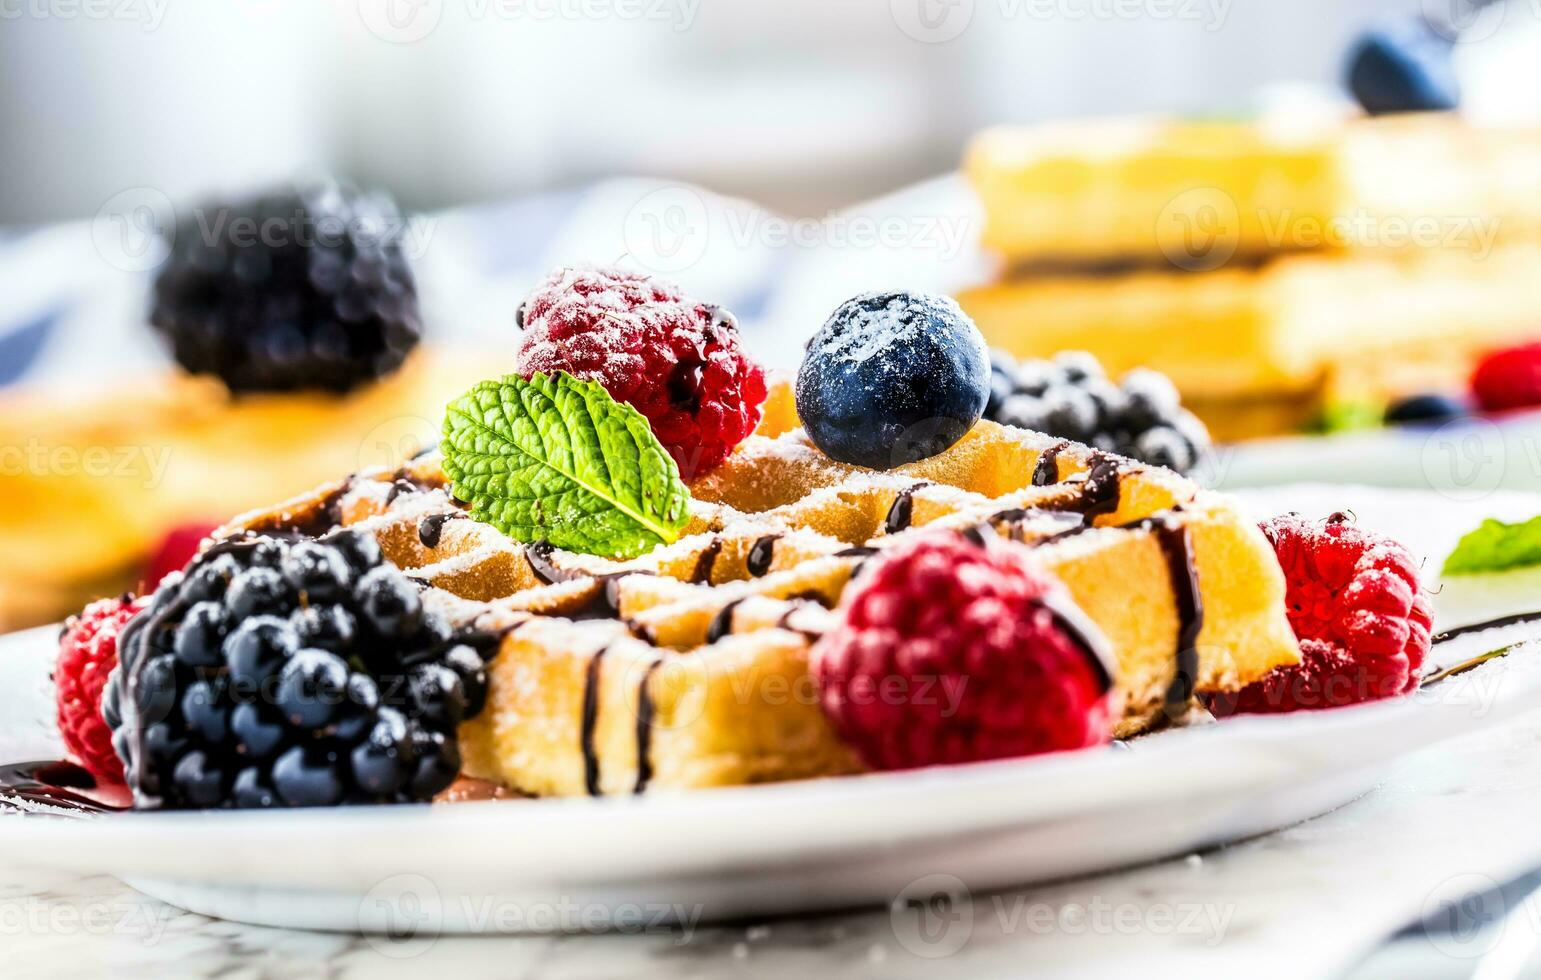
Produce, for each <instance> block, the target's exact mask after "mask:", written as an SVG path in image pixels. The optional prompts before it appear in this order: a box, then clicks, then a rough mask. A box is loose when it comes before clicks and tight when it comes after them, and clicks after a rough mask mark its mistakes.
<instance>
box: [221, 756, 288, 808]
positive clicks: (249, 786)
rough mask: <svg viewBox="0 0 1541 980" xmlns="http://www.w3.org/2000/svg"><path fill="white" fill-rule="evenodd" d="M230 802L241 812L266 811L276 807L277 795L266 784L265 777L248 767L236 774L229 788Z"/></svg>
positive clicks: (260, 771)
mask: <svg viewBox="0 0 1541 980" xmlns="http://www.w3.org/2000/svg"><path fill="white" fill-rule="evenodd" d="M230 802H231V804H232V805H233V806H236V807H238V808H240V809H243V810H259V809H266V808H267V807H273V806H277V805H278V794H277V793H275V792H273V787H271V786H269V785H268V783H267V777H266V776H264V775H263V772H262V770H261V769H258V768H257V767H256V766H248V767H246V768H245V769H242V770H241V771H240V772H238V773H236V776H235V783H234V784H233V785H232V786H231V787H230Z"/></svg>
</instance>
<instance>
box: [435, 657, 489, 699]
mask: <svg viewBox="0 0 1541 980" xmlns="http://www.w3.org/2000/svg"><path fill="white" fill-rule="evenodd" d="M443 663H444V666H446V667H448V668H449V669H450V670H453V671H454V672H455V673H456V675H458V676H459V677H460V687H461V690H462V691H463V692H464V693H465V700H466V707H465V711H466V714H467V715H468V716H474V715H478V714H480V713H481V710H482V707H483V706H484V705H485V704H486V703H487V665H486V663H485V662H484V661H483V660H482V655H481V654H480V653H479V652H477V650H476V649H475V648H473V647H471V646H469V645H467V644H464V643H461V644H457V645H456V646H454V647H451V648H450V649H449V651H448V652H446V653H445V654H444V659H443Z"/></svg>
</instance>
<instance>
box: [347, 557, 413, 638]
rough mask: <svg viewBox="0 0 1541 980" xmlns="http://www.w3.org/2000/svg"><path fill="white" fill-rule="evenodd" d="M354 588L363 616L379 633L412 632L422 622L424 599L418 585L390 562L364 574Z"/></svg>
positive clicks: (391, 634) (397, 633) (399, 633)
mask: <svg viewBox="0 0 1541 980" xmlns="http://www.w3.org/2000/svg"><path fill="white" fill-rule="evenodd" d="M355 591H356V594H357V597H358V603H359V608H360V611H361V612H362V613H363V615H364V619H365V620H366V621H367V622H368V623H369V625H370V626H371V627H372V628H373V629H374V631H375V632H376V633H378V634H380V635H382V636H401V635H403V634H408V633H412V632H414V631H416V629H417V627H418V626H419V625H420V624H421V622H422V617H423V600H422V598H421V597H420V596H419V595H418V592H417V587H416V586H414V585H413V584H412V583H411V582H409V581H407V577H406V576H405V575H403V574H401V572H400V571H398V570H397V569H395V568H393V567H391V566H389V565H382V566H380V567H379V568H376V569H374V570H373V571H371V572H370V573H369V574H367V575H365V576H364V577H363V579H361V580H360V581H359V583H358V586H357V589H356V590H355Z"/></svg>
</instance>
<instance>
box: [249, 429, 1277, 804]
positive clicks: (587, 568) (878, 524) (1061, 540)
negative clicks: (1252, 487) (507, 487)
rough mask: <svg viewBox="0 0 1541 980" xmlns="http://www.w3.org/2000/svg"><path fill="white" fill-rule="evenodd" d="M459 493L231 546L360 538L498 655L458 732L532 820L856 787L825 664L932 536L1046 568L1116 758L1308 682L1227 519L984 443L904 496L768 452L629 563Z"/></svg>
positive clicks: (1267, 578)
mask: <svg viewBox="0 0 1541 980" xmlns="http://www.w3.org/2000/svg"><path fill="white" fill-rule="evenodd" d="M446 486H447V484H446V478H445V476H444V473H443V471H442V469H441V467H440V460H439V457H438V456H437V455H436V454H428V455H425V456H422V457H420V458H418V459H415V460H413V461H411V462H409V463H408V464H407V465H405V466H403V467H402V468H401V469H400V470H397V471H395V472H389V471H384V470H379V471H373V472H367V473H363V474H359V475H356V476H354V477H352V478H350V479H348V480H347V481H344V482H342V483H338V484H335V485H332V486H328V487H324V488H321V489H319V490H317V491H315V492H313V493H311V494H308V495H306V496H303V497H300V498H296V499H294V500H291V501H289V502H288V503H285V504H283V505H280V506H278V507H275V508H272V509H270V510H267V511H262V512H254V513H251V514H247V515H244V516H243V517H241V518H239V519H238V520H237V521H236V522H234V523H233V524H232V525H231V526H230V527H228V528H226V529H224V530H223V531H222V532H221V533H222V534H223V535H232V534H242V533H293V532H298V533H304V534H316V533H322V532H324V531H325V530H327V529H329V528H331V527H335V526H350V527H353V528H355V529H357V530H360V531H363V532H366V533H369V534H370V535H372V536H373V537H374V538H375V539H376V540H377V541H379V543H380V545H381V548H382V550H383V551H384V553H385V555H386V556H387V557H388V558H389V559H390V560H391V561H393V562H395V563H396V564H397V565H399V566H401V567H402V568H404V569H406V570H407V573H408V574H409V575H410V576H412V577H413V578H415V579H416V580H417V581H419V582H420V583H421V584H422V586H423V588H424V594H425V601H427V602H428V603H430V604H431V605H434V606H436V607H438V608H440V609H442V610H443V611H444V612H445V613H446V614H447V615H448V616H449V617H450V618H451V620H453V621H456V622H460V623H470V622H474V623H476V625H478V626H479V627H481V628H484V629H493V630H498V631H501V632H502V633H503V635H504V638H503V640H502V642H501V646H500V648H499V651H498V653H497V655H496V657H495V658H494V660H493V661H492V663H491V666H490V669H489V688H490V690H489V696H488V706H487V708H486V710H484V711H483V712H482V713H481V714H480V715H479V716H478V717H477V719H476V720H474V721H472V722H469V723H467V724H466V725H464V726H463V727H462V730H461V748H462V754H463V756H464V767H465V771H466V773H467V774H468V775H470V776H473V777H478V778H482V779H488V780H492V781H494V782H497V783H500V784H502V785H505V786H508V787H510V788H513V789H516V790H519V791H521V792H524V793H529V794H533V795H541V796H547V795H555V796H563V795H581V794H585V793H587V794H591V795H602V794H603V795H612V794H631V793H640V792H642V791H644V790H648V789H670V790H672V789H683V788H692V787H704V786H720V785H731V784H742V783H756V782H770V781H778V780H787V779H797V778H806V777H813V776H826V775H836V774H841V773H849V772H855V771H859V770H860V769H861V765H860V763H859V762H858V761H857V759H856V758H855V756H854V755H853V754H852V753H851V752H850V750H849V749H848V748H847V746H845V745H844V744H843V743H842V742H841V740H840V739H839V738H838V737H837V735H836V734H835V732H834V730H833V729H832V728H831V727H830V726H829V724H828V723H827V722H826V720H825V718H824V716H823V713H822V710H821V708H820V706H819V703H818V698H817V692H816V691H815V690H814V687H813V682H812V679H811V677H810V675H809V673H808V670H807V657H808V651H809V649H810V647H811V645H812V643H813V642H814V641H815V640H816V639H817V638H818V637H819V636H820V635H821V634H822V633H823V632H824V631H825V630H827V629H829V628H830V627H831V625H832V623H833V621H834V619H833V617H832V615H831V613H830V610H831V609H833V608H834V607H836V606H837V605H838V604H839V602H840V598H841V595H842V593H843V591H844V590H845V588H846V587H847V585H848V584H849V583H850V582H851V581H852V579H853V577H854V576H856V575H858V574H859V573H860V570H861V568H862V566H863V564H864V563H865V562H866V561H868V560H869V558H870V557H871V556H873V555H874V554H878V553H880V552H881V551H882V550H883V549H885V548H887V547H889V546H891V545H892V544H893V543H894V542H897V541H901V540H903V539H904V538H905V537H906V535H908V534H911V533H913V530H912V529H914V528H919V527H929V526H939V527H948V528H955V529H958V530H960V531H964V532H966V533H970V534H975V535H981V536H982V535H985V534H988V533H994V534H998V535H1001V536H1005V537H1010V538H1013V539H1016V540H1019V541H1022V542H1026V543H1027V544H1029V545H1031V546H1032V551H1031V554H1032V555H1033V558H1034V560H1036V561H1039V562H1041V563H1042V565H1043V566H1044V567H1045V568H1046V569H1048V570H1049V571H1051V572H1052V573H1054V574H1055V575H1056V576H1058V577H1059V579H1060V580H1061V581H1063V582H1064V584H1065V585H1066V586H1067V588H1068V589H1069V591H1070V593H1071V595H1072V596H1073V597H1074V599H1075V600H1076V603H1077V605H1078V607H1079V612H1077V611H1075V610H1068V609H1067V610H1064V611H1060V610H1055V612H1056V613H1058V614H1060V615H1061V616H1062V617H1063V620H1064V622H1065V623H1066V625H1067V626H1069V627H1070V628H1071V629H1072V630H1083V633H1082V636H1083V637H1088V634H1089V633H1093V632H1096V631H1090V630H1089V629H1088V628H1087V627H1086V626H1085V621H1086V620H1088V619H1089V620H1090V621H1091V622H1092V623H1094V624H1095V626H1096V628H1097V631H1100V633H1101V634H1103V635H1105V637H1106V640H1107V642H1108V645H1109V646H1110V648H1111V651H1112V653H1113V655H1114V659H1115V660H1116V663H1110V664H1108V665H1107V668H1108V674H1109V675H1110V677H1109V680H1110V684H1111V685H1112V690H1113V694H1114V697H1115V699H1116V703H1117V705H1118V708H1119V711H1118V712H1117V714H1116V716H1117V717H1118V718H1119V719H1120V720H1119V721H1118V723H1117V733H1118V734H1130V733H1135V732H1139V731H1142V730H1145V729H1147V728H1149V727H1151V726H1152V725H1156V724H1160V722H1161V719H1162V718H1164V717H1167V716H1168V715H1169V714H1172V713H1176V712H1179V711H1182V710H1184V709H1186V707H1187V706H1188V704H1189V700H1190V698H1191V697H1192V696H1193V695H1194V694H1195V693H1200V694H1202V693H1205V692H1215V691H1221V690H1232V689H1235V688H1236V687H1239V686H1240V685H1243V684H1246V683H1249V682H1251V681H1254V680H1256V679H1258V678H1259V677H1261V676H1262V675H1263V674H1264V673H1266V672H1267V671H1268V670H1270V669H1272V668H1274V667H1276V666H1280V665H1285V664H1290V663H1294V662H1296V661H1297V660H1298V657H1299V652H1298V649H1297V646H1296V643H1295V640H1294V636H1293V634H1292V632H1291V630H1290V627H1289V624H1288V622H1287V620H1286V618H1285V608H1284V582H1283V578H1282V574H1281V572H1280V571H1279V568H1278V565H1277V563H1276V561H1275V560H1274V557H1273V553H1272V550H1271V549H1270V547H1269V546H1268V544H1267V542H1266V541H1265V540H1264V539H1263V537H1262V535H1261V533H1260V532H1259V531H1258V530H1257V529H1256V528H1255V527H1254V526H1253V525H1252V524H1251V523H1250V522H1248V521H1246V520H1245V519H1243V518H1242V517H1241V516H1240V515H1239V514H1238V513H1237V512H1236V511H1235V510H1234V509H1233V507H1232V505H1231V504H1230V502H1229V501H1228V500H1226V499H1225V498H1224V497H1221V496H1219V495H1216V494H1213V493H1210V492H1206V491H1203V490H1200V489H1199V488H1198V487H1196V486H1195V485H1193V484H1191V483H1188V482H1187V481H1185V480H1183V479H1182V478H1180V477H1178V476H1176V475H1175V474H1173V473H1170V472H1168V471H1164V470H1155V469H1149V468H1145V467H1142V466H1140V465H1139V464H1136V463H1133V462H1130V461H1128V460H1124V459H1120V458H1117V457H1113V456H1109V455H1105V454H1101V453H1097V452H1094V451H1092V450H1089V449H1087V448H1085V447H1082V446H1076V445H1071V444H1067V443H1064V442H1057V441H1055V440H1053V439H1050V438H1049V437H1046V436H1043V435H1039V434H1037V433H1031V432H1025V431H1022V430H1017V429H1011V428H1005V427H1001V426H997V425H995V424H993V423H990V422H981V423H979V425H978V426H976V427H975V428H974V429H973V430H972V431H971V432H970V433H969V434H968V435H967V436H965V437H964V438H963V439H962V440H961V441H960V442H958V443H957V444H956V445H954V446H953V447H952V448H951V449H949V450H947V451H946V452H944V453H942V454H940V455H938V456H935V457H933V458H931V459H927V460H923V461H921V462H918V463H913V464H909V465H906V466H903V467H900V468H898V469H896V470H893V471H890V472H884V473H880V472H876V471H872V470H866V469H861V468H858V467H853V466H847V465H844V464H840V463H836V462H834V461H832V460H830V459H829V458H828V457H826V456H824V455H823V454H822V453H820V452H819V451H818V450H817V449H815V448H814V447H813V446H812V445H811V444H810V443H809V442H808V441H807V439H806V437H805V436H804V435H803V433H802V431H801V430H793V431H790V432H784V433H779V434H774V435H756V436H753V437H751V438H750V439H749V440H748V441H746V442H745V443H744V444H743V445H742V446H740V447H739V449H738V451H737V452H736V453H735V454H734V455H733V456H732V457H730V458H729V460H728V461H727V462H726V463H725V464H724V465H723V466H722V467H720V468H719V469H718V470H716V471H714V472H713V473H711V474H710V475H708V476H707V477H705V478H703V479H701V480H699V481H697V482H696V483H695V485H694V486H693V487H692V488H691V489H692V494H693V497H694V500H693V502H692V504H691V515H690V522H689V524H688V525H687V527H686V528H685V530H684V536H683V537H681V538H680V539H679V540H678V541H676V542H675V543H673V544H671V545H668V546H663V547H659V548H657V549H655V550H654V551H652V552H650V553H648V554H646V555H644V556H642V557H640V558H638V559H635V560H633V561H629V562H613V561H608V560H605V559H600V558H595V557H592V556H588V555H580V554H572V553H568V552H564V551H560V550H556V549H553V548H551V547H549V546H546V545H543V544H533V545H525V544H521V543H519V542H516V541H513V540H511V539H509V538H507V537H505V536H504V535H503V534H502V533H500V532H499V531H497V530H496V529H494V528H492V527H490V526H488V525H484V524H481V523H478V522H476V521H474V520H471V519H469V518H468V515H467V514H466V512H465V510H464V509H463V508H462V507H461V505H459V504H458V503H457V502H456V501H454V500H453V499H452V498H451V497H450V496H449V495H448V493H447V492H446ZM1083 617H1084V618H1083ZM1087 645H1088V648H1089V650H1090V649H1092V648H1093V647H1094V646H1095V644H1093V643H1092V642H1091V641H1090V639H1089V638H1088V639H1087Z"/></svg>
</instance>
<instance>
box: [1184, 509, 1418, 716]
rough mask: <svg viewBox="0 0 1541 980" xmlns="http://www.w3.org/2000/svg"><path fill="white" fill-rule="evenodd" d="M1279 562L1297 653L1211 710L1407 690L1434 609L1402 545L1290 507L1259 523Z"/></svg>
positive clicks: (1269, 707)
mask: <svg viewBox="0 0 1541 980" xmlns="http://www.w3.org/2000/svg"><path fill="white" fill-rule="evenodd" d="M1263 533H1264V534H1266V535H1267V536H1268V540H1269V541H1270V542H1272V543H1273V546H1274V551H1275V553H1277V555H1278V557H1279V564H1280V565H1281V566H1282V567H1283V568H1284V577H1285V583H1286V595H1285V601H1286V605H1287V607H1288V612H1289V619H1290V625H1291V626H1292V627H1294V629H1295V635H1296V636H1297V637H1298V638H1299V639H1300V652H1301V661H1300V663H1299V664H1298V665H1296V666H1293V667H1280V668H1277V669H1275V670H1273V671H1272V672H1270V673H1269V674H1268V676H1266V677H1264V678H1263V679H1262V680H1260V681H1256V682H1254V683H1252V684H1249V685H1248V686H1247V687H1245V688H1242V690H1241V691H1239V692H1237V693H1236V694H1235V695H1232V696H1228V697H1225V698H1223V699H1220V702H1219V703H1217V704H1215V705H1211V710H1213V711H1214V712H1215V713H1216V714H1222V715H1223V714H1232V713H1235V714H1244V713H1269V712H1282V711H1297V710H1302V709H1311V708H1332V707H1339V706H1341V705H1346V704H1357V703H1359V702H1361V701H1373V700H1376V699H1378V698H1387V697H1395V696H1397V695H1400V694H1407V693H1409V692H1411V691H1412V690H1413V689H1415V688H1416V687H1417V686H1418V681H1419V677H1420V675H1421V672H1422V670H1423V660H1424V658H1425V657H1426V656H1427V655H1428V652H1429V632H1430V627H1431V626H1432V610H1431V608H1430V606H1429V601H1428V599H1427V598H1426V597H1425V596H1424V595H1423V593H1422V592H1421V591H1419V588H1418V570H1417V566H1416V565H1415V564H1414V562H1413V557H1412V555H1410V554H1408V552H1407V549H1406V548H1403V547H1402V546H1401V545H1399V544H1397V543H1396V542H1395V541H1392V540H1390V539H1389V538H1384V537H1381V536H1380V535H1377V534H1374V533H1372V532H1370V531H1366V530H1364V529H1363V528H1359V527H1356V526H1354V525H1353V524H1351V523H1349V520H1348V517H1347V516H1346V515H1344V514H1334V515H1332V516H1331V517H1329V518H1327V520H1326V521H1325V522H1321V523H1313V522H1310V521H1306V520H1302V519H1301V518H1300V516H1299V515H1296V514H1286V515H1284V516H1283V517H1276V518H1274V519H1273V520H1271V521H1268V522H1266V523H1265V524H1263Z"/></svg>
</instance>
